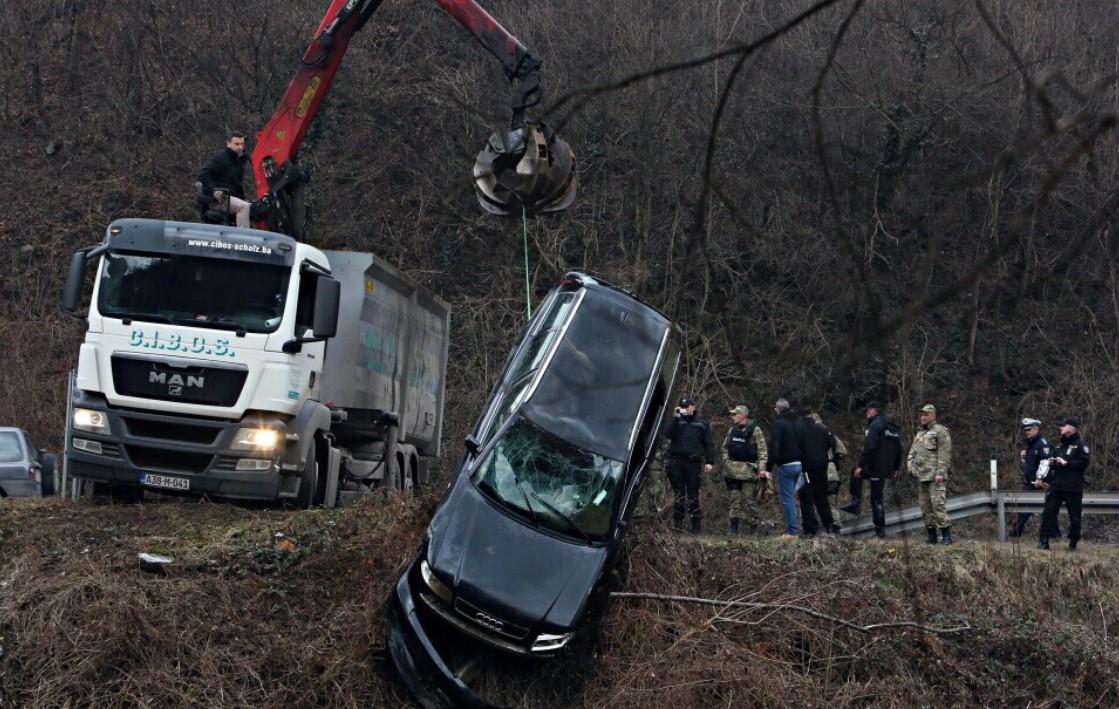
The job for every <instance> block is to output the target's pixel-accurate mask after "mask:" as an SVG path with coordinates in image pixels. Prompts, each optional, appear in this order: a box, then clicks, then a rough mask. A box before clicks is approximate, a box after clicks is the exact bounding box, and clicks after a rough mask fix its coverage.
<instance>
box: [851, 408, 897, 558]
mask: <svg viewBox="0 0 1119 709" xmlns="http://www.w3.org/2000/svg"><path fill="white" fill-rule="evenodd" d="M865 411H866V420H867V427H866V436H865V438H864V439H863V454H862V457H861V458H860V459H859V466H858V467H857V468H855V471H854V472H853V473H852V474H851V484H850V486H849V488H848V489H849V490H850V492H851V502H850V503H848V505H847V506H846V507H840V508H839V509H841V510H843V511H844V512H850V513H851V514H856V515H857V514H858V513H859V507H860V504H861V503H862V493H863V480H864V479H865V480H867V481H869V482H870V506H871V512H872V513H873V517H874V535H875V536H876V537H878V538H879V539H881V538H883V537H885V536H886V506H885V490H886V480H888V479H890V478H893V477H896V476H897V472H898V469H899V468H901V431H900V430H899V429H898V426H897V424H896V423H894V422H893V421H892V420H891V419H890V418H889V417H888V416H886V415H885V414H884V413H882V404H880V403H878V402H877V401H871V402H868V403H867V405H866V409H865Z"/></svg>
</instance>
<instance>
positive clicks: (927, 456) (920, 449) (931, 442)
mask: <svg viewBox="0 0 1119 709" xmlns="http://www.w3.org/2000/svg"><path fill="white" fill-rule="evenodd" d="M917 418H918V420H919V421H920V423H921V425H920V426H919V427H918V429H917V435H915V436H914V437H913V445H911V446H909V458H908V459H907V461H906V465H907V467H908V468H909V474H910V475H912V476H913V477H915V478H917V480H918V485H920V486H921V490H920V495H919V497H920V499H921V515H922V516H923V517H924V518H925V533H926V534H927V535H928V538H927V540H926V541H927V542H928V543H929V544H936V541H937V539H936V531H937V530H938V529H939V530H940V536H941V540H942V541H943V542H944V543H945V544H951V543H952V527H951V522H950V521H949V520H948V508H947V506H946V503H947V492H948V468H949V467H950V465H951V463H952V437H951V436H949V435H948V429H947V428H945V427H944V426H942V425H940V424H939V423H937V422H936V407H935V406H933V405H932V404H925V405H924V406H922V407H921V409H920V411H918V413H917Z"/></svg>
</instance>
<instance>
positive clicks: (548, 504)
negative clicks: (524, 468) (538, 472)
mask: <svg viewBox="0 0 1119 709" xmlns="http://www.w3.org/2000/svg"><path fill="white" fill-rule="evenodd" d="M518 487H519V486H518ZM522 492H523V491H522ZM529 494H531V495H532V496H533V497H535V498H536V499H537V500H539V501H540V503H541V504H543V505H544V506H545V507H547V508H548V511H549V512H551V513H552V514H554V515H555V516H556V517H559V518H560V519H562V520H563V521H564V522H566V523H567V526H568V527H571V529H573V530H575V531H576V532H578V533H579V536H580V537H582V538H583V540H584V541H587V542H589V541H592V540H591V535H589V534H587V533H586V532H584V531H583V528H582V527H580V526H579V525H577V524H575V522H574V521H573V520H572V519H571V518H570V517H568V516H567V515H565V514H564V513H563V512H561V511H560V510H559V509H557V508H556V506H555V505H553V504H552V503H551V502H548V501H547V500H545V499H544V498H543V497H541V496H540V495H537V494H536V491H535V490H529Z"/></svg>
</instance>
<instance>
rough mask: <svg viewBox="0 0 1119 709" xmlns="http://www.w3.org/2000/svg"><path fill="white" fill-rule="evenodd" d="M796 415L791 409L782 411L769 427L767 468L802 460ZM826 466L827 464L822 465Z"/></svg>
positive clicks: (802, 454) (772, 468)
mask: <svg viewBox="0 0 1119 709" xmlns="http://www.w3.org/2000/svg"><path fill="white" fill-rule="evenodd" d="M797 421H798V417H797V415H796V414H794V413H793V412H792V411H788V410H786V411H782V412H781V413H780V414H779V415H778V416H777V420H776V421H774V422H773V426H771V427H770V429H769V468H770V470H776V469H777V468H778V467H780V466H782V465H784V464H786V463H795V462H798V461H799V462H802V463H803V462H804V461H803V460H802V457H803V456H804V452H803V448H802V445H801V430H800V426H799V425H798V423H797ZM824 467H825V468H826V467H827V464H825V466H824Z"/></svg>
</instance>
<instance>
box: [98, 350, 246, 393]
mask: <svg viewBox="0 0 1119 709" xmlns="http://www.w3.org/2000/svg"><path fill="white" fill-rule="evenodd" d="M112 368H113V385H114V386H115V387H116V390H117V393H119V394H123V395H124V396H137V397H142V398H144V399H158V400H160V401H181V402H183V403H186V404H205V405H208V406H233V405H234V404H236V403H237V399H238V398H240V396H241V389H242V388H243V387H244V386H245V379H246V378H247V377H248V375H249V370H248V367H246V366H244V365H229V364H217V363H213V364H211V363H206V364H196V363H193V362H190V361H189V360H187V361H183V362H180V361H174V362H172V361H171V360H161V359H158V358H148V357H143V356H129V355H113V357H112Z"/></svg>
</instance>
